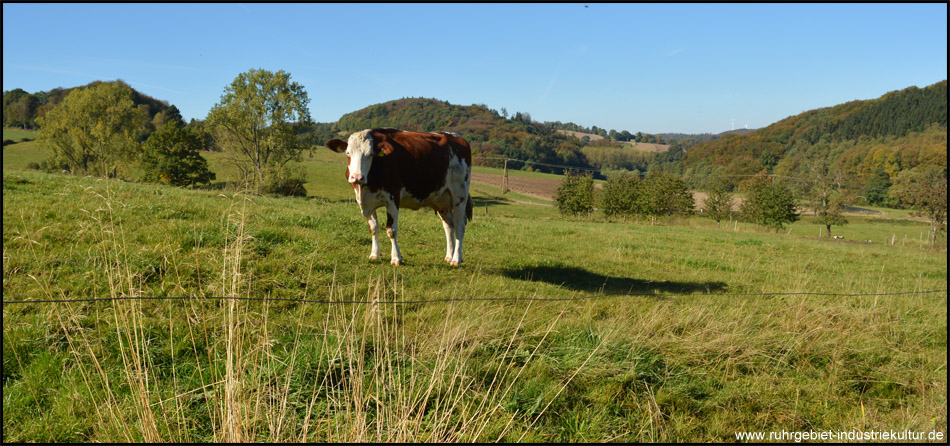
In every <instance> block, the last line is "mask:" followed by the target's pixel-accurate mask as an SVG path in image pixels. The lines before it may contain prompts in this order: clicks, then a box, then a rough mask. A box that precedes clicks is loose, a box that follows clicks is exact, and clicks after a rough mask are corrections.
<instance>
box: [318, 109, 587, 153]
mask: <svg viewBox="0 0 950 446" xmlns="http://www.w3.org/2000/svg"><path fill="white" fill-rule="evenodd" d="M506 115H507V112H505V111H503V112H498V111H496V110H492V109H489V108H488V107H487V106H485V105H479V104H474V105H454V104H450V103H448V102H446V101H440V100H437V99H425V98H405V99H398V100H394V101H389V102H384V103H382V104H376V105H371V106H369V107H366V108H364V109H361V110H357V111H354V112H352V113H347V114H345V115H343V116H342V117H340V120H339V121H337V122H335V123H329V124H318V125H317V131H316V138H317V140H318V141H323V140H326V139H327V138H328V137H333V136H340V135H346V134H349V133H351V132H354V131H358V130H363V129H368V128H375V127H392V128H398V129H403V130H413V131H426V132H430V131H450V132H456V133H459V134H461V135H462V136H464V137H465V139H467V140H468V142H469V144H470V145H471V146H472V149H474V150H475V152H476V153H477V154H478V155H481V156H487V157H492V156H508V157H511V158H516V159H521V160H530V161H534V162H539V163H553V164H566V165H572V166H583V167H587V166H588V164H587V162H586V161H585V159H584V156H583V154H582V153H581V152H580V149H581V147H583V145H584V144H583V143H582V142H581V140H580V139H578V138H575V137H573V136H569V135H564V134H562V133H558V132H557V131H555V130H554V129H552V128H550V126H545V125H544V124H541V123H538V122H534V121H532V120H531V116H530V115H529V114H527V113H520V112H518V113H515V114H514V116H512V117H507V116H506Z"/></svg>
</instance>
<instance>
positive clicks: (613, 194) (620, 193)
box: [600, 170, 640, 221]
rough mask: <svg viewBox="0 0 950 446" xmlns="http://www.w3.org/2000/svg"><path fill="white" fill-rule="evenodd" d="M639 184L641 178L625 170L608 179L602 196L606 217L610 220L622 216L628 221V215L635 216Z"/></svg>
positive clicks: (602, 205)
mask: <svg viewBox="0 0 950 446" xmlns="http://www.w3.org/2000/svg"><path fill="white" fill-rule="evenodd" d="M639 184H640V178H639V176H637V175H635V174H630V172H628V171H625V170H624V171H620V172H619V173H617V174H615V175H612V176H610V177H609V178H607V183H606V184H604V190H603V193H602V194H601V196H600V202H601V208H602V209H603V210H604V216H605V217H607V218H610V217H614V216H618V215H620V216H623V218H624V221H626V219H627V216H628V215H631V214H634V213H635V212H636V207H635V206H636V203H637V192H638V186H639Z"/></svg>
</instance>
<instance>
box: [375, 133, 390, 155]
mask: <svg viewBox="0 0 950 446" xmlns="http://www.w3.org/2000/svg"><path fill="white" fill-rule="evenodd" d="M374 136H375V137H374V138H373V142H374V143H375V144H376V156H386V155H389V154H390V153H393V145H392V143H390V142H389V138H387V137H386V135H383V134H376V135H374Z"/></svg>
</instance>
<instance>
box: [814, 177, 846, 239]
mask: <svg viewBox="0 0 950 446" xmlns="http://www.w3.org/2000/svg"><path fill="white" fill-rule="evenodd" d="M809 170H810V177H811V178H812V182H811V187H810V188H809V190H808V199H809V204H810V206H811V208H812V209H813V210H814V212H815V223H816V224H819V225H824V226H825V229H826V230H827V232H828V235H827V236H828V237H831V227H832V226H834V225H838V226H840V225H845V224H848V220H846V219H845V218H844V215H843V214H842V213H843V211H844V206H845V205H846V204H847V203H849V202H850V201H851V197H850V194H848V193H847V191H846V190H845V188H844V185H843V183H844V175H843V174H842V173H841V171H840V170H837V169H835V170H830V169H829V168H828V166H827V165H826V164H825V163H823V162H821V161H818V162H816V163H814V164H812V166H811V168H810V169H809Z"/></svg>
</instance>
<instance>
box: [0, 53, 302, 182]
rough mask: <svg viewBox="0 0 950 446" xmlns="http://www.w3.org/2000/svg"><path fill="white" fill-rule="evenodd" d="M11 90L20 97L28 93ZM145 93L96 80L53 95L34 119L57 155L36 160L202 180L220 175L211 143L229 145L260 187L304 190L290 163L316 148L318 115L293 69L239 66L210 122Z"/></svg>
mask: <svg viewBox="0 0 950 446" xmlns="http://www.w3.org/2000/svg"><path fill="white" fill-rule="evenodd" d="M10 96H11V101H10V103H12V104H16V103H20V102H21V99H22V97H23V95H22V94H20V93H13V94H11V95H10ZM6 97H7V95H5V98H6ZM13 97H20V99H17V100H16V101H13V100H12V98H13ZM142 97H143V95H141V94H140V93H138V92H136V91H135V90H134V89H132V88H131V87H129V86H128V85H127V84H125V83H124V82H121V81H117V82H94V83H92V84H89V85H87V86H84V87H78V88H74V89H70V90H69V91H67V92H65V93H64V94H62V95H61V96H59V97H57V99H53V101H55V102H54V104H55V106H53V107H50V108H49V109H48V110H46V111H44V112H43V113H41V114H40V115H38V116H37V117H35V118H34V121H35V123H34V124H35V125H36V126H37V127H38V128H39V132H38V135H37V140H38V141H39V142H40V143H41V144H44V145H46V146H47V147H49V148H50V149H51V152H52V155H51V156H50V158H49V159H47V160H45V161H44V162H43V163H42V164H38V165H37V166H34V167H36V168H40V169H45V170H49V171H65V172H69V173H73V174H80V175H94V176H103V177H106V176H107V177H128V176H129V175H130V173H131V171H132V170H133V169H134V168H136V167H140V168H141V169H142V170H143V171H144V179H145V180H146V181H154V182H160V183H164V184H171V185H176V186H195V185H201V184H209V183H210V182H211V181H212V180H214V179H215V174H214V172H211V170H210V169H209V168H208V163H207V161H206V160H205V158H204V157H203V156H201V154H200V153H199V151H201V150H209V149H212V150H219V151H221V152H222V153H223V155H224V156H225V158H226V159H227V160H228V161H230V162H231V163H232V164H233V165H234V166H236V167H237V169H238V170H239V171H240V172H241V174H242V177H243V178H242V180H243V183H244V184H245V185H246V186H247V187H249V188H251V189H253V190H256V191H258V192H262V193H277V194H284V195H304V194H305V191H304V189H303V183H304V182H305V181H306V180H305V178H304V175H303V172H302V171H299V170H293V169H291V168H289V167H288V165H289V164H288V163H289V162H290V161H294V160H299V159H300V156H301V153H302V152H304V151H306V150H312V149H313V148H314V145H313V141H312V135H313V131H312V130H313V123H312V121H311V119H310V114H309V110H308V107H307V105H308V102H309V99H308V97H307V93H306V91H305V90H304V88H303V86H301V85H300V84H298V83H296V82H293V81H291V80H290V74H289V73H287V72H285V71H282V70H281V71H277V72H276V73H274V72H270V71H267V70H257V69H251V70H249V71H247V72H245V73H241V74H239V75H238V76H237V77H236V78H235V79H234V81H233V82H232V83H231V84H229V85H227V86H225V88H224V94H223V95H222V99H221V101H220V102H219V103H217V104H216V105H215V106H214V107H213V108H212V109H211V111H210V112H209V113H208V116H207V118H206V119H205V120H204V121H197V120H194V119H193V120H192V121H191V122H190V123H188V124H186V123H185V122H184V120H183V119H182V117H181V114H180V112H179V111H178V109H177V107H175V106H173V105H167V104H164V105H165V107H164V108H161V109H159V110H158V111H157V112H156V113H154V114H150V113H148V111H149V110H150V105H149V104H148V103H147V102H146V103H137V102H141V98H142ZM4 119H5V120H6V119H7V116H6V115H5V116H4Z"/></svg>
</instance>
